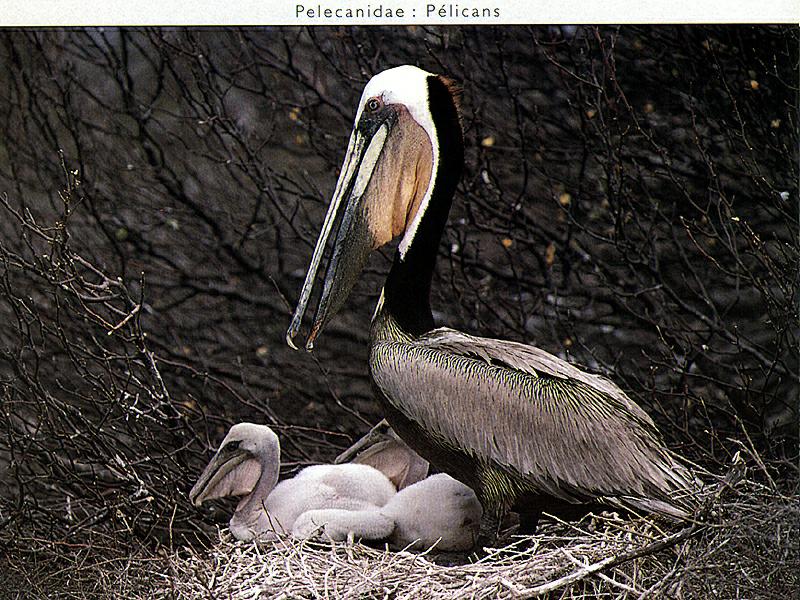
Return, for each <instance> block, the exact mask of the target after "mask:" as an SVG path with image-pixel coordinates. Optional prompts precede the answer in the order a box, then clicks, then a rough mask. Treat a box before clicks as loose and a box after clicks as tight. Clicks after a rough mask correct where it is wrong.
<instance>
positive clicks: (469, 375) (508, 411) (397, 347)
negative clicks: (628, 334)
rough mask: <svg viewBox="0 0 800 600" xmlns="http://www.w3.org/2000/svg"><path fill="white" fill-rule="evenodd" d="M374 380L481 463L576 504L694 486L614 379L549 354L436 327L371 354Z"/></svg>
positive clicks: (385, 344) (401, 406) (382, 344)
mask: <svg viewBox="0 0 800 600" xmlns="http://www.w3.org/2000/svg"><path fill="white" fill-rule="evenodd" d="M370 362H371V365H372V376H373V379H374V381H375V383H376V384H377V385H378V387H379V388H380V389H381V391H382V392H383V393H384V394H385V395H386V397H387V398H388V399H389V401H390V402H392V404H394V405H395V406H396V408H397V409H398V410H400V411H401V412H403V413H404V414H406V416H408V417H409V418H411V419H412V420H414V421H416V422H418V423H420V424H421V425H422V426H423V427H424V428H425V429H426V430H428V431H430V432H431V433H432V434H433V435H434V436H436V437H438V438H440V439H441V440H442V441H444V442H445V443H448V444H450V445H452V446H456V447H458V448H461V449H462V450H464V451H466V452H468V453H469V454H471V455H473V456H474V457H475V458H476V459H477V460H479V461H484V462H490V461H491V462H495V463H498V464H500V465H505V466H508V467H509V468H510V469H512V470H515V471H518V472H520V473H521V474H523V475H524V476H525V477H526V479H527V480H528V481H529V482H530V483H531V484H532V485H533V486H534V487H535V488H536V489H538V490H539V491H541V492H543V493H548V494H550V495H552V496H555V497H558V498H561V499H563V500H566V501H569V502H580V501H585V500H586V499H587V498H588V497H597V496H616V497H619V496H623V495H625V496H656V497H666V496H668V495H670V492H672V491H674V490H678V489H686V488H687V487H691V485H692V479H691V477H690V476H689V475H688V472H687V471H686V469H685V468H684V467H682V465H680V464H679V463H677V462H676V461H675V460H674V458H673V457H672V455H671V454H670V453H669V452H668V451H667V450H666V449H665V448H664V447H663V446H662V445H661V443H660V436H659V434H658V432H657V430H656V428H655V425H654V424H653V421H652V420H651V419H650V417H649V416H647V414H646V413H645V412H644V411H643V410H642V409H641V408H640V407H639V406H638V405H636V404H634V403H633V402H632V401H631V400H630V399H629V398H628V397H627V396H626V395H625V394H624V392H622V390H620V389H619V388H618V387H617V386H616V385H614V384H613V383H611V382H610V381H608V380H606V379H603V378H602V377H598V376H595V375H591V374H588V373H584V372H583V371H581V370H579V369H577V368H576V367H574V366H572V365H570V364H569V363H567V362H565V361H563V360H561V359H559V358H557V357H555V356H553V355H551V354H548V353H547V352H544V351H542V350H539V349H537V348H533V347H530V346H525V345H523V344H517V343H514V342H507V341H502V340H492V339H487V338H478V337H473V336H468V335H466V334H463V333H460V332H457V331H454V330H451V329H438V330H435V331H433V332H431V333H430V334H427V335H425V336H423V337H421V338H420V339H418V340H416V341H412V342H398V341H382V342H377V343H376V344H374V345H373V348H372V360H371V361H370Z"/></svg>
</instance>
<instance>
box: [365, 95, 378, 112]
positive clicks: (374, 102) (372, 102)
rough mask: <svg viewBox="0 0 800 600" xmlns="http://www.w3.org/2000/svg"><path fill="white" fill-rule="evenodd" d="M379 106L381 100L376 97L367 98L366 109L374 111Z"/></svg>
mask: <svg viewBox="0 0 800 600" xmlns="http://www.w3.org/2000/svg"><path fill="white" fill-rule="evenodd" d="M380 107H381V101H380V100H378V99H377V98H370V99H369V100H367V110H368V111H369V112H375V111H376V110H378V109H379V108H380Z"/></svg>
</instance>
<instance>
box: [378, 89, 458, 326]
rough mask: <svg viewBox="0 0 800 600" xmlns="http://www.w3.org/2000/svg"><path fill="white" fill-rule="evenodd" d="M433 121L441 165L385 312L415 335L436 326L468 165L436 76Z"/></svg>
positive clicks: (397, 261) (452, 110) (392, 277)
mask: <svg viewBox="0 0 800 600" xmlns="http://www.w3.org/2000/svg"><path fill="white" fill-rule="evenodd" d="M428 89H429V104H430V111H431V117H432V119H433V123H434V127H435V129H436V137H437V138H438V140H437V141H438V144H439V166H438V169H437V170H436V179H435V181H434V184H433V190H432V193H431V197H430V199H429V201H428V205H427V207H421V208H420V210H424V213H423V214H422V217H421V218H420V222H419V225H418V227H417V231H416V234H415V235H414V238H413V240H412V242H411V244H410V245H409V246H408V248H407V250H406V253H405V256H403V257H401V256H400V252H399V250H398V251H397V252H396V253H395V256H394V263H393V264H392V269H391V270H390V271H389V276H388V278H387V279H386V284H385V285H384V306H383V310H386V311H388V312H389V313H390V314H391V315H392V317H393V319H394V320H395V321H396V322H397V324H398V325H399V326H400V328H401V329H403V330H404V331H406V332H408V333H409V334H411V335H412V336H415V337H416V336H418V335H421V334H423V333H425V332H427V331H430V330H431V329H433V328H434V322H433V315H432V314H431V305H430V293H431V280H432V279H433V269H434V267H435V266H436V257H437V254H438V251H439V242H440V240H441V238H442V233H443V232H444V227H445V225H446V223H447V216H448V214H449V213H450V205H451V204H452V201H453V196H454V194H455V191H456V186H457V184H458V180H459V179H460V178H461V171H462V169H463V166H464V142H463V134H462V132H461V122H460V119H459V116H458V109H457V108H456V105H455V101H454V100H453V96H452V94H451V92H450V91H449V90H448V89H447V87H446V85H445V84H444V83H443V82H442V81H441V80H440V79H439V78H438V77H435V76H431V77H429V78H428Z"/></svg>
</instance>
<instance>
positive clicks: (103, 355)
mask: <svg viewBox="0 0 800 600" xmlns="http://www.w3.org/2000/svg"><path fill="white" fill-rule="evenodd" d="M403 63H413V64H418V65H419V66H422V67H424V68H426V69H428V70H431V71H434V72H439V73H444V74H447V75H449V76H451V77H453V78H455V79H457V80H458V81H460V82H461V84H462V85H463V89H464V94H463V119H464V129H465V137H466V149H467V165H466V169H465V175H464V177H463V179H462V182H461V184H460V186H459V190H458V194H457V198H456V200H455V203H454V209H453V213H452V214H451V219H450V223H449V226H448V228H447V231H446V233H445V237H444V239H443V241H442V244H441V247H440V259H439V267H438V270H437V274H436V277H435V281H434V298H433V301H432V304H433V306H434V309H435V311H437V312H436V314H435V316H436V318H437V319H438V320H439V321H440V322H441V323H442V324H445V323H446V324H448V325H450V326H453V327H456V328H460V329H463V330H465V331H469V332H471V333H475V334H481V335H490V336H493V337H501V338H507V339H513V340H518V341H523V342H527V343H533V344H536V345H538V346H540V347H542V348H544V349H546V350H548V351H550V352H553V353H555V354H558V355H559V356H562V357H567V358H568V359H569V360H571V361H574V362H576V363H578V364H581V365H584V366H585V367H586V368H588V369H589V370H590V371H593V372H598V373H602V374H604V375H607V376H608V377H610V378H612V379H614V380H615V381H616V382H618V383H619V384H620V385H621V386H622V387H623V389H625V390H626V391H627V392H628V393H629V394H630V395H631V397H633V398H634V399H635V400H636V401H637V402H639V403H640V404H641V405H642V406H644V407H645V408H646V410H647V411H648V412H649V413H650V414H651V415H653V417H654V418H655V419H656V420H657V421H658V423H659V425H660V426H661V427H662V430H663V431H664V433H665V437H666V438H667V440H668V443H669V444H670V445H671V446H672V447H674V448H675V449H676V450H678V451H679V452H681V453H683V454H684V455H686V456H688V457H690V458H692V459H694V460H696V461H700V462H702V463H703V464H705V465H707V466H709V467H710V468H711V469H712V470H716V471H719V470H721V469H722V468H723V467H722V466H723V465H724V464H726V463H727V462H728V461H729V460H730V457H731V456H732V454H733V453H734V452H736V451H739V450H743V451H744V452H745V454H746V455H747V456H748V457H749V459H750V460H751V461H753V462H754V463H757V465H756V466H757V472H758V473H759V474H760V475H759V476H761V477H764V478H767V479H769V478H772V479H775V480H776V481H778V482H780V481H787V482H788V481H793V480H795V479H796V476H797V472H796V467H794V466H793V465H795V464H796V460H797V434H798V431H797V384H798V345H797V317H798V315H797V300H798V299H797V285H798V275H797V273H798V249H797V240H798V189H797V182H798V151H797V149H798V124H797V98H798V30H797V28H796V27H764V26H760V27H714V28H701V27H632V26H628V27H622V28H595V27H577V28H573V27H569V28H567V27H563V28H555V27H551V28H522V27H504V28H442V29H432V28H425V27H406V28H396V29H383V28H347V29H328V28H311V29H290V28H258V29H235V30H227V29H201V30H197V29H178V30H171V29H147V30H144V29H143V30H132V29H86V30H47V31H34V30H23V31H14V30H5V31H3V32H2V33H1V34H0V65H1V66H0V130H1V131H2V132H3V134H2V136H0V193H2V196H1V197H0V199H2V205H0V423H1V424H2V428H1V429H0V434H1V435H0V482H1V484H0V539H2V540H4V541H6V542H8V540H10V539H12V538H13V537H14V536H15V535H20V534H21V533H25V534H27V535H30V534H31V532H32V531H35V532H37V533H36V534H37V535H39V536H42V537H44V538H45V539H50V538H52V539H61V538H63V537H67V538H69V539H76V536H79V535H83V536H95V537H96V536H102V539H103V540H106V542H105V543H109V544H113V543H119V540H131V539H133V540H136V541H137V542H142V541H155V542H174V541H176V537H180V538H181V539H186V538H188V539H194V538H195V537H197V536H199V537H202V536H203V535H204V532H207V531H209V530H210V529H209V527H208V525H209V524H210V523H212V522H213V521H215V520H217V521H219V520H225V516H224V511H219V512H217V513H215V512H214V511H211V512H200V511H197V510H196V509H194V508H193V507H191V506H190V505H189V503H188V500H187V498H186V492H187V490H188V489H189V488H190V487H191V485H192V483H193V481H194V479H195V477H196V475H197V473H198V472H199V470H200V469H201V468H202V466H203V465H204V464H205V461H206V460H207V458H208V456H209V448H211V447H215V444H217V443H218V442H219V441H220V440H221V438H222V436H223V435H224V433H225V431H226V430H227V428H228V427H229V426H230V425H231V424H232V423H234V422H237V421H241V420H250V421H257V422H264V423H269V424H272V425H273V426H275V427H276V429H277V430H278V432H279V434H280V435H281V437H282V439H283V443H284V456H285V462H286V464H285V469H284V472H287V473H288V472H289V471H291V470H293V469H295V468H296V467H297V466H298V465H299V464H306V463H308V462H313V461H323V460H330V459H331V458H332V457H333V456H334V455H335V454H336V453H337V452H338V451H339V450H340V449H342V448H343V447H346V446H347V445H348V444H349V443H350V442H351V441H352V439H353V438H354V436H355V437H357V436H358V435H360V434H361V433H362V432H363V431H364V430H365V429H366V428H367V427H368V426H369V424H370V423H372V422H375V421H377V420H378V419H379V418H380V416H381V415H380V412H379V408H378V406H377V405H376V402H375V401H374V399H373V396H372V393H371V391H370V388H369V384H368V381H367V373H366V349H367V328H368V323H369V318H370V316H371V312H372V309H373V307H374V304H375V301H376V298H377V295H378V293H379V290H380V284H381V281H382V277H383V276H384V274H385V272H386V270H387V269H388V265H389V259H390V258H391V250H386V251H384V252H382V253H380V254H378V255H377V256H376V257H375V258H374V260H373V261H372V262H371V263H370V265H369V268H368V271H367V274H366V276H365V277H363V279H362V281H361V282H360V283H359V285H358V286H357V288H356V290H355V293H354V295H353V296H352V298H351V299H350V301H349V303H348V305H347V307H346V308H345V310H344V311H343V313H342V314H341V315H340V316H339V317H338V318H337V319H336V320H335V321H334V322H333V323H332V324H331V326H330V327H329V328H328V330H327V331H326V332H325V334H323V336H322V337H321V338H320V340H319V341H318V343H317V349H316V350H315V352H314V354H312V355H308V354H305V353H296V352H293V351H291V350H290V349H288V348H287V346H286V345H285V343H284V333H285V330H286V327H287V325H288V322H289V317H290V313H291V309H292V307H293V303H294V301H295V299H296V295H297V293H298V291H299V288H300V285H301V283H302V277H303V275H304V269H305V267H306V265H307V263H308V261H309V258H310V255H311V250H312V248H313V244H314V241H315V239H316V234H317V231H318V228H319V226H320V223H321V220H322V215H323V214H324V211H325V208H326V204H327V200H328V198H329V195H330V193H331V191H332V189H333V185H334V182H335V179H336V176H337V173H338V167H339V165H340V161H341V159H342V156H343V153H344V149H345V147H346V142H347V137H348V135H349V132H350V127H351V125H352V118H353V114H354V112H355V104H356V102H357V100H358V98H359V96H360V93H361V89H362V87H363V85H364V83H365V82H366V81H367V80H368V79H369V77H371V76H372V75H373V74H374V73H376V72H378V71H380V70H383V69H385V68H388V67H390V66H394V65H398V64H403ZM532 435H535V432H532Z"/></svg>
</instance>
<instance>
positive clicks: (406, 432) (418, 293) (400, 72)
mask: <svg viewBox="0 0 800 600" xmlns="http://www.w3.org/2000/svg"><path fill="white" fill-rule="evenodd" d="M463 162H464V146H463V135H462V130H461V121H460V115H459V100H458V92H457V91H456V87H455V86H454V84H453V82H451V81H450V80H449V79H447V78H445V77H442V76H438V75H434V74H432V73H428V72H426V71H423V70H421V69H418V68H416V67H413V66H401V67H397V68H394V69H389V70H387V71H384V72H382V73H380V74H378V75H376V76H374V77H373V78H372V79H371V80H370V81H369V83H368V84H367V86H366V88H365V89H364V92H363V94H362V96H361V101H360V103H359V106H358V111H357V113H356V118H355V126H354V128H353V132H352V134H351V136H350V143H349V145H348V148H347V153H346V155H345V158H344V164H343V166H342V170H341V173H340V175H339V180H338V182H337V184H336V189H335V191H334V194H333V198H332V200H331V204H330V208H329V209H328V214H327V216H326V217H325V222H324V224H323V227H322V232H321V233H320V236H319V240H318V241H317V245H316V248H315V249H314V254H313V257H312V259H311V265H310V267H309V269H308V273H307V275H306V279H305V283H304V285H303V289H302V291H301V294H300V299H299V301H298V304H297V309H296V310H295V314H294V318H293V320H292V323H291V325H290V327H289V331H288V332H287V342H288V343H289V344H290V345H291V346H293V347H294V344H293V341H292V340H293V339H294V338H295V337H296V335H297V333H298V331H299V329H300V325H301V321H302V319H303V315H304V313H305V310H306V305H307V303H308V300H309V296H310V294H311V290H312V287H313V285H314V282H315V279H316V275H317V271H318V268H319V266H320V262H321V260H322V257H323V254H324V253H325V250H326V246H327V245H328V244H327V242H328V240H329V238H334V242H333V249H332V252H331V258H330V261H329V264H328V268H327V271H326V273H325V278H324V284H323V290H322V295H321V297H320V300H319V305H318V307H317V312H316V315H315V317H314V322H313V325H312V328H311V332H310V334H309V336H308V339H307V341H306V349H308V350H311V349H312V347H313V342H314V339H315V338H316V337H317V336H318V335H319V333H320V331H321V330H322V328H323V327H324V326H325V324H326V323H327V322H328V320H329V319H330V318H331V316H332V315H333V314H335V313H336V312H337V311H338V310H339V309H340V308H341V307H342V305H343V303H344V302H345V300H346V299H347V296H348V295H349V293H350V290H351V289H352V287H353V284H354V283H355V281H356V279H357V278H358V276H359V273H360V272H361V270H362V268H363V266H364V264H365V262H366V259H367V256H368V255H369V253H370V252H371V251H373V250H374V249H376V248H378V247H380V246H383V245H384V244H386V243H387V242H389V241H390V240H392V239H393V238H395V237H398V236H401V235H402V239H401V241H400V244H399V246H398V248H397V251H396V253H395V256H394V262H393V264H392V267H391V270H390V272H389V275H388V277H387V279H386V283H385V285H384V288H383V292H382V294H381V297H380V300H379V301H378V306H377V308H376V310H375V315H374V317H373V319H372V326H371V329H370V339H371V342H370V356H369V369H370V376H371V378H372V381H373V383H374V387H375V389H376V390H377V393H378V395H379V396H380V398H381V400H382V402H383V406H384V409H385V413H386V418H387V419H388V421H389V423H390V424H391V426H392V428H393V429H394V430H395V431H396V432H397V433H398V434H399V435H400V437H401V438H403V439H404V440H405V441H406V442H407V443H408V444H409V446H411V447H412V448H413V449H415V450H416V451H417V452H419V453H420V454H421V455H422V456H423V457H424V458H426V459H427V460H429V461H430V462H431V463H432V464H434V465H436V466H437V467H438V468H439V469H441V470H443V471H445V472H447V473H449V474H451V475H453V476H454V477H456V478H457V479H459V480H461V481H462V482H464V483H466V484H467V485H468V486H470V487H471V488H473V489H474V490H475V491H476V493H477V495H478V497H479V499H480V501H481V504H482V505H483V509H484V511H483V514H484V516H483V521H482V523H481V532H482V534H483V535H484V536H486V537H491V536H492V535H493V533H494V531H496V527H497V524H498V522H499V519H500V517H501V516H502V515H503V514H504V513H505V512H506V511H507V510H509V509H511V508H515V509H516V510H519V511H520V512H522V513H523V514H526V513H527V514H528V515H529V518H530V519H533V520H532V521H529V522H528V526H530V525H531V524H535V518H537V517H538V513H539V512H540V511H542V510H545V511H548V512H556V513H558V512H560V511H561V510H563V509H568V508H570V507H574V506H575V505H581V504H587V503H590V504H591V503H597V502H600V503H602V504H610V505H614V506H621V507H625V508H627V509H632V510H644V511H651V512H657V513H661V514H664V515H667V516H670V517H674V518H678V519H682V518H687V517H688V516H689V513H690V512H691V503H690V502H689V500H688V499H687V498H686V496H687V492H688V491H690V490H692V489H693V488H695V486H696V483H695V480H694V478H693V476H692V475H691V474H690V472H689V471H688V470H687V469H686V468H685V467H684V466H682V465H681V464H680V463H679V462H678V461H677V460H676V459H675V457H674V456H673V455H672V453H671V452H670V451H669V450H667V448H666V447H665V446H664V444H663V441H662V439H661V436H660V434H659V432H658V430H657V429H656V427H655V424H654V423H653V421H652V420H651V419H650V417H649V416H648V415H647V414H646V413H645V412H644V411H643V410H642V409H641V408H640V407H639V406H637V405H636V404H635V403H634V402H633V401H631V400H630V399H629V398H628V397H627V396H626V395H625V393H624V392H623V391H622V390H621V389H620V388H618V387H617V386H616V385H615V384H613V383H612V382H610V381H608V380H606V379H603V378H602V377H599V376H597V375H592V374H589V373H585V372H583V371H581V370H580V369H578V368H576V367H574V366H573V365H571V364H569V363H567V362H565V361H564V360H561V359H559V358H557V357H555V356H553V355H551V354H549V353H547V352H545V351H543V350H539V349H538V348H533V347H530V346H526V345H523V344H520V343H515V342H509V341H504V340H495V339H487V338H480V337H473V336H470V335H467V334H465V333H461V332H459V331H455V330H453V329H447V328H438V329H436V328H434V321H433V317H432V314H431V308H430V300H429V295H430V286H431V277H432V274H433V269H434V265H435V262H436V255H437V249H438V245H439V240H440V238H441V235H442V232H443V229H444V226H445V222H446V220H447V215H448V213H449V210H450V204H451V201H452V199H453V195H454V193H455V190H456V184H457V182H458V180H459V177H460V175H461V171H462V168H463ZM337 221H338V224H337ZM679 496H684V498H683V499H680V498H679Z"/></svg>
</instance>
